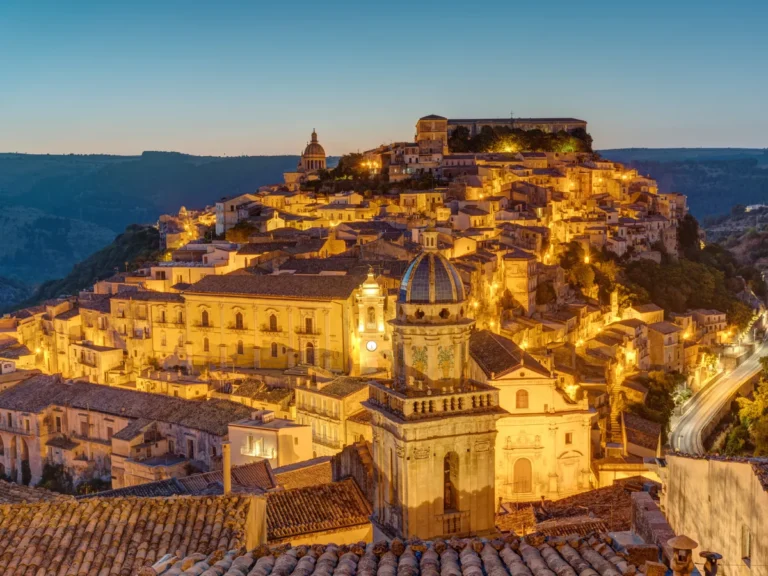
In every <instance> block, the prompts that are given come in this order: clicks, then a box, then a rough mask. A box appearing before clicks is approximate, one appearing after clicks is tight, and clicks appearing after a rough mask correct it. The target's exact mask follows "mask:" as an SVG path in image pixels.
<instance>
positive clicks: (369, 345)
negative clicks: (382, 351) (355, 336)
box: [365, 340, 377, 352]
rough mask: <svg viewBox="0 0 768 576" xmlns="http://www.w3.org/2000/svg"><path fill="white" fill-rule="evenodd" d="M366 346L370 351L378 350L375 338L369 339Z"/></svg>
mask: <svg viewBox="0 0 768 576" xmlns="http://www.w3.org/2000/svg"><path fill="white" fill-rule="evenodd" d="M365 347H366V348H367V349H368V352H373V351H374V350H376V347H377V345H376V342H374V341H373V340H368V342H366V343H365Z"/></svg>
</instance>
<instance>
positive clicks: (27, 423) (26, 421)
mask: <svg viewBox="0 0 768 576" xmlns="http://www.w3.org/2000/svg"><path fill="white" fill-rule="evenodd" d="M24 430H26V431H27V432H29V418H27V419H25V420H24Z"/></svg>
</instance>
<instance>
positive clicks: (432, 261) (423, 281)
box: [397, 250, 465, 304]
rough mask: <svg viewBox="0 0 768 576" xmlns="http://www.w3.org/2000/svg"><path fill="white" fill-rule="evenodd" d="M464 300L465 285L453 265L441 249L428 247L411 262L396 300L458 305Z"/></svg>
mask: <svg viewBox="0 0 768 576" xmlns="http://www.w3.org/2000/svg"><path fill="white" fill-rule="evenodd" d="M464 299H465V295H464V284H463V283H462V281H461V278H460V277H459V272H458V271H457V270H456V268H455V267H454V266H453V264H451V262H450V261H449V260H448V259H447V258H446V257H445V256H443V255H442V254H440V253H439V252H437V251H429V250H425V251H424V252H422V253H421V254H419V255H418V256H417V257H416V258H414V260H413V261H412V262H411V263H410V264H409V265H408V268H407V269H406V271H405V274H404V275H403V279H402V280H401V282H400V293H399V296H398V299H397V300H398V302H401V303H404V304H458V303H459V302H462V301H463V300H464Z"/></svg>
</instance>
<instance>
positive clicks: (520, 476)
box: [514, 458, 533, 494]
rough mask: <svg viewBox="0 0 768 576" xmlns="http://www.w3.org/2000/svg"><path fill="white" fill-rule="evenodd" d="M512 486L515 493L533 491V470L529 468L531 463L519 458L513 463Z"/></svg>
mask: <svg viewBox="0 0 768 576" xmlns="http://www.w3.org/2000/svg"><path fill="white" fill-rule="evenodd" d="M514 475H515V477H514V486H515V492H517V493H520V494H524V493H526V492H531V491H532V489H533V481H532V478H533V470H532V468H531V461H530V460H528V459H527V458H519V459H518V460H517V462H515V472H514Z"/></svg>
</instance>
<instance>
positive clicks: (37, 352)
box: [35, 346, 42, 354]
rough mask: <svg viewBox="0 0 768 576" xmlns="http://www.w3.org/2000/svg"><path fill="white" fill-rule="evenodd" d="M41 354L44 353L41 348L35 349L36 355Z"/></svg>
mask: <svg viewBox="0 0 768 576" xmlns="http://www.w3.org/2000/svg"><path fill="white" fill-rule="evenodd" d="M40 352H42V350H41V349H40V347H39V346H38V347H37V348H35V354H40Z"/></svg>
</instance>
